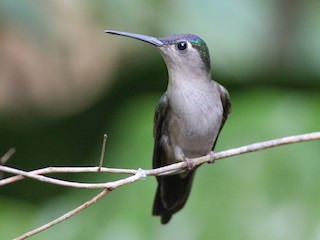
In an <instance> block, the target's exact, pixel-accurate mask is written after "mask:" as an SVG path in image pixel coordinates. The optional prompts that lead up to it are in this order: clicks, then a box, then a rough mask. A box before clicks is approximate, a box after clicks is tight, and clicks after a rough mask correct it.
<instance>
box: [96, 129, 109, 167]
mask: <svg viewBox="0 0 320 240" xmlns="http://www.w3.org/2000/svg"><path fill="white" fill-rule="evenodd" d="M107 139H108V135H107V134H104V135H103V142H102V149H101V156H100V162H99V169H98V171H99V172H101V168H102V164H103V160H104V153H105V152H106V143H107Z"/></svg>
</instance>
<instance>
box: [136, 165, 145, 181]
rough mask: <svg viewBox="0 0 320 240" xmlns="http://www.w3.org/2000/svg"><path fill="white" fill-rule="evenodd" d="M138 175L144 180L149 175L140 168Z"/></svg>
mask: <svg viewBox="0 0 320 240" xmlns="http://www.w3.org/2000/svg"><path fill="white" fill-rule="evenodd" d="M136 174H139V175H140V176H141V177H142V180H146V178H147V173H146V171H145V170H143V169H142V168H139V169H138V171H137V173H136Z"/></svg>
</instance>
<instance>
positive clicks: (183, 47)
mask: <svg viewBox="0 0 320 240" xmlns="http://www.w3.org/2000/svg"><path fill="white" fill-rule="evenodd" d="M187 47H188V44H187V42H178V43H177V48H178V49H179V50H180V51H184V50H186V49H187Z"/></svg>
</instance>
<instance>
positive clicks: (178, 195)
mask: <svg viewBox="0 0 320 240" xmlns="http://www.w3.org/2000/svg"><path fill="white" fill-rule="evenodd" d="M105 32H107V33H111V34H117V35H122V36H127V37H131V38H135V39H138V40H142V41H145V42H148V43H151V44H152V45H154V46H156V47H157V48H158V50H159V51H160V53H161V55H162V57H163V58H164V60H165V62H166V65H167V68H168V74H169V81H168V87H167V91H166V92H165V93H164V94H163V96H162V97H161V98H160V101H159V103H158V105H157V107H156V112H155V116H154V151H153V168H158V167H162V166H165V165H168V164H172V163H176V162H180V161H187V162H189V161H188V159H190V158H195V157H200V156H204V155H207V154H209V153H211V154H212V152H211V151H213V149H214V146H215V144H216V141H217V138H218V135H219V133H220V131H221V129H222V127H223V125H224V123H225V121H226V119H227V117H228V114H229V113H230V111H231V103H230V99H229V94H228V91H227V90H226V89H225V88H224V87H223V86H222V85H220V84H218V83H217V82H215V81H213V80H211V66H210V56H209V50H208V48H207V46H206V44H205V42H204V41H203V40H202V39H201V38H199V37H198V36H196V35H193V34H175V35H171V36H168V37H164V38H154V37H150V36H145V35H140V34H134V33H126V32H119V31H113V30H106V31H105ZM195 171H196V168H193V167H192V166H190V167H189V169H188V170H187V171H185V172H182V173H179V174H176V175H170V176H158V177H157V181H158V189H157V192H156V197H155V200H154V205H153V215H155V216H161V223H162V224H166V223H168V222H169V221H170V219H171V217H172V215H173V214H174V213H176V212H177V211H179V210H180V209H181V208H182V207H183V206H184V205H185V203H186V201H187V199H188V196H189V194H190V191H191V186H192V181H193V178H194V175H195Z"/></svg>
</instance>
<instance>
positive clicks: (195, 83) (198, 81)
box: [168, 68, 211, 88]
mask: <svg viewBox="0 0 320 240" xmlns="http://www.w3.org/2000/svg"><path fill="white" fill-rule="evenodd" d="M168 74H169V82H168V88H181V87H182V86H190V87H195V88H196V87H201V86H204V87H205V86H207V85H208V84H209V83H210V81H211V73H210V72H209V71H203V69H197V68H194V69H172V68H170V69H168Z"/></svg>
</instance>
